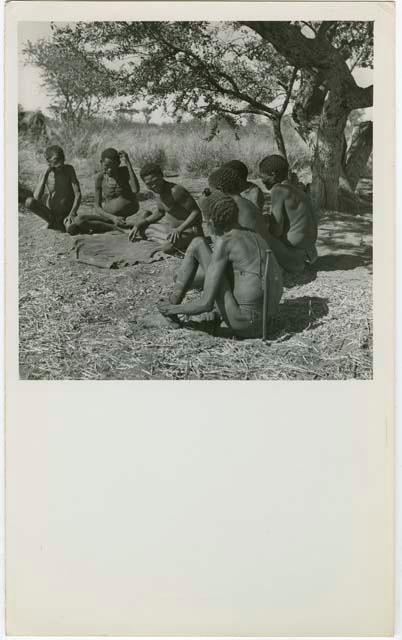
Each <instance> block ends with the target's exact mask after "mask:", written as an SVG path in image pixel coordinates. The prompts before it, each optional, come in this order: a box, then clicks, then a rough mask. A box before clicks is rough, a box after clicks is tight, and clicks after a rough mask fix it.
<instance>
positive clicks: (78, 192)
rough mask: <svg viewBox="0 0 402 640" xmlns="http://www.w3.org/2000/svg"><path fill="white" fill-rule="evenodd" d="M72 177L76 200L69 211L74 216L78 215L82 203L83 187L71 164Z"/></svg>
mask: <svg viewBox="0 0 402 640" xmlns="http://www.w3.org/2000/svg"><path fill="white" fill-rule="evenodd" d="M70 177H71V186H72V188H73V192H74V202H73V205H72V207H71V211H70V213H69V218H74V217H75V216H76V215H77V211H78V207H79V206H80V204H81V187H80V183H79V182H78V178H77V174H76V173H75V170H74V167H71V166H70Z"/></svg>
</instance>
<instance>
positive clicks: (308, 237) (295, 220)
mask: <svg viewBox="0 0 402 640" xmlns="http://www.w3.org/2000/svg"><path fill="white" fill-rule="evenodd" d="M259 168H260V177H261V180H262V181H263V183H264V184H265V186H266V187H267V189H269V190H270V191H271V201H272V213H271V216H270V223H269V231H270V239H269V245H270V247H271V249H272V251H273V253H274V254H275V257H276V259H277V260H278V262H279V264H280V265H281V267H282V268H283V269H285V271H290V272H301V271H303V269H304V268H305V265H306V264H313V263H314V262H315V261H316V259H317V250H316V247H315V243H316V240H317V223H316V220H315V215H314V211H313V205H312V203H311V200H310V197H309V195H308V194H306V193H305V192H304V191H303V190H302V189H300V188H299V187H298V185H294V184H292V183H291V182H290V181H289V180H288V179H287V178H288V172H289V165H288V162H287V160H286V159H285V158H283V157H282V156H279V155H271V156H267V157H266V158H264V159H263V160H262V161H261V162H260V167H259Z"/></svg>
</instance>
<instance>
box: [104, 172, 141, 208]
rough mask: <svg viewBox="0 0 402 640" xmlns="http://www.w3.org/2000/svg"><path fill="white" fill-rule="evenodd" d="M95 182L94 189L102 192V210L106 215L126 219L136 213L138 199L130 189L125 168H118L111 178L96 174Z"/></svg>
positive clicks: (106, 175)
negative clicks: (109, 214)
mask: <svg viewBox="0 0 402 640" xmlns="http://www.w3.org/2000/svg"><path fill="white" fill-rule="evenodd" d="M95 181H96V187H95V188H96V189H99V188H100V189H101V191H102V197H103V199H104V201H103V205H102V208H103V209H104V210H105V211H106V213H111V214H113V215H116V216H120V217H122V218H126V217H127V216H129V215H132V214H133V213H136V212H137V211H138V199H137V196H136V195H135V193H133V191H132V189H131V186H130V181H129V173H128V170H127V167H119V169H118V171H117V173H116V174H115V175H113V176H110V175H108V174H105V173H103V172H101V173H98V175H97V176H96V178H95Z"/></svg>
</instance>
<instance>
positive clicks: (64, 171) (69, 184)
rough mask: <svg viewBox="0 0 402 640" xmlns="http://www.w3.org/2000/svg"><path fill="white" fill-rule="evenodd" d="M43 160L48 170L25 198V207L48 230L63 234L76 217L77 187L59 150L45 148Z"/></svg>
mask: <svg viewBox="0 0 402 640" xmlns="http://www.w3.org/2000/svg"><path fill="white" fill-rule="evenodd" d="M45 158H46V161H47V164H48V167H47V169H45V170H44V171H43V172H42V174H41V176H40V178H39V181H38V184H37V185H36V188H35V191H34V194H33V197H32V196H31V197H29V198H27V199H26V202H25V206H26V207H27V209H29V210H30V211H32V212H33V213H36V215H37V216H39V217H40V218H42V219H43V220H46V222H47V223H48V228H49V229H56V230H58V231H65V230H66V227H68V225H69V224H70V222H71V221H72V220H74V219H75V218H76V216H77V211H78V207H79V206H80V202H81V189H80V185H79V182H78V179H77V176H76V173H75V171H74V167H72V166H71V164H65V158H64V151H63V149H62V148H61V147H58V146H57V145H52V146H51V147H48V148H47V149H46V151H45ZM45 194H46V195H45ZM44 197H45V198H46V199H45V202H43V199H44Z"/></svg>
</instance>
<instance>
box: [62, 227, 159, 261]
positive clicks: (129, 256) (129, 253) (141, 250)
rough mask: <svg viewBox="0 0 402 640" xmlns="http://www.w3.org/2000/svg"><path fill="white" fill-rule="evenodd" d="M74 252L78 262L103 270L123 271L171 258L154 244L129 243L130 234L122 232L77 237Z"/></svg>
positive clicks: (147, 242)
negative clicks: (137, 265)
mask: <svg viewBox="0 0 402 640" xmlns="http://www.w3.org/2000/svg"><path fill="white" fill-rule="evenodd" d="M72 251H73V252H74V254H75V258H76V259H77V260H78V262H83V263H84V264H89V265H92V266H95V267H100V268H101V269H122V268H123V267H130V266H133V265H135V264H140V263H142V264H144V263H150V262H157V261H158V260H164V259H165V258H168V257H169V256H168V255H166V254H164V253H162V252H161V251H159V249H158V246H157V245H156V244H155V243H154V242H149V241H147V240H139V241H136V242H129V241H128V234H127V233H121V232H120V231H110V232H108V233H101V234H94V235H80V236H75V238H74V243H73V247H72Z"/></svg>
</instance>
